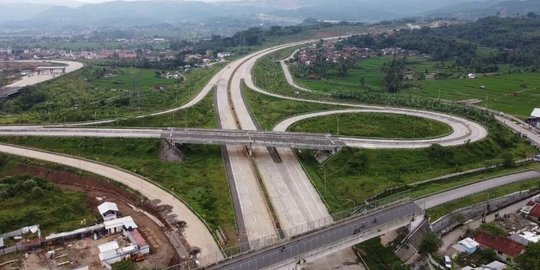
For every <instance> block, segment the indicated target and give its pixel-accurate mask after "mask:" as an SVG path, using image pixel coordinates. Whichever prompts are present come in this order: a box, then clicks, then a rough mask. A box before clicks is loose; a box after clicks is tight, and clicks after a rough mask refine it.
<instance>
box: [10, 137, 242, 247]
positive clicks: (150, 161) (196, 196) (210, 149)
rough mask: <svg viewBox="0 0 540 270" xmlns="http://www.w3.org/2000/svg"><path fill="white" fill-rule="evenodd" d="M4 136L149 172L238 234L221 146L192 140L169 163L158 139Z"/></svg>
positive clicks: (212, 223)
mask: <svg viewBox="0 0 540 270" xmlns="http://www.w3.org/2000/svg"><path fill="white" fill-rule="evenodd" d="M0 141H2V142H6V143H11V144H17V145H23V146H28V147H35V148H39V149H44V150H48V151H53V152H58V153H65V154H69V155H74V156H82V157H85V158H88V159H91V160H97V161H100V162H104V163H107V164H111V165H114V166H118V167H120V168H123V169H126V170H128V171H131V172H133V173H136V174H139V175H142V176H145V177H147V178H149V179H151V180H153V181H155V182H157V183H159V184H161V185H163V186H164V187H165V188H167V189H168V190H171V191H173V192H174V193H176V194H177V195H178V196H180V197H181V198H182V199H183V200H184V201H186V202H187V203H188V204H189V205H190V206H191V207H193V209H195V211H197V212H198V213H199V214H201V216H202V217H203V218H204V219H205V220H206V221H207V222H208V223H209V224H210V226H211V227H212V228H213V229H216V228H217V226H220V227H221V228H222V229H223V231H224V232H225V233H226V234H227V235H228V236H233V235H234V233H235V220H234V209H233V206H232V202H231V195H230V192H229V191H228V190H229V187H228V184H227V180H226V176H225V168H224V164H223V160H222V157H221V150H220V147H219V146H197V145H189V146H188V147H187V150H185V154H186V155H187V158H186V160H185V161H184V162H182V163H167V162H162V161H160V160H159V146H160V141H159V140H156V139H117V138H113V139H108V138H40V137H0ZM229 238H230V239H234V237H229Z"/></svg>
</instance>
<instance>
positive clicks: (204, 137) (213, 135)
mask: <svg viewBox="0 0 540 270" xmlns="http://www.w3.org/2000/svg"><path fill="white" fill-rule="evenodd" d="M0 135H2V136H54V137H102V138H161V139H166V140H169V141H170V142H173V143H178V144H214V145H241V146H246V147H248V148H251V147H252V146H264V147H286V148H295V149H312V150H322V151H331V152H337V151H338V150H340V149H341V148H342V147H344V146H345V143H344V142H343V140H342V139H340V138H338V137H334V136H331V135H327V134H315V133H297V132H282V131H256V130H229V129H194V128H180V129H131V128H130V129H112V128H64V127H42V126H1V127H0Z"/></svg>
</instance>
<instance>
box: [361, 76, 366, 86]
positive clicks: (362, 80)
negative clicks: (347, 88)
mask: <svg viewBox="0 0 540 270" xmlns="http://www.w3.org/2000/svg"><path fill="white" fill-rule="evenodd" d="M360 84H361V85H362V86H364V85H365V84H366V79H365V78H364V77H362V78H360Z"/></svg>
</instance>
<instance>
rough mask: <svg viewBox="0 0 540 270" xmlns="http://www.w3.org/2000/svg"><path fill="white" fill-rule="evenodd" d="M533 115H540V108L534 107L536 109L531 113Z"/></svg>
mask: <svg viewBox="0 0 540 270" xmlns="http://www.w3.org/2000/svg"><path fill="white" fill-rule="evenodd" d="M531 116H532V117H540V108H534V110H533V111H532V113H531Z"/></svg>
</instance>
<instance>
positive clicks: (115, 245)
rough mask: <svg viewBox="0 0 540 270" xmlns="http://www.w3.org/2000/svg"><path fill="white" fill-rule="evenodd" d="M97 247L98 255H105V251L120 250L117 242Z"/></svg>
mask: <svg viewBox="0 0 540 270" xmlns="http://www.w3.org/2000/svg"><path fill="white" fill-rule="evenodd" d="M97 247H98V249H99V252H100V253H105V252H107V251H111V250H116V249H118V248H120V246H119V245H118V242H116V241H111V242H107V243H105V244H101V245H98V246H97Z"/></svg>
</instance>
